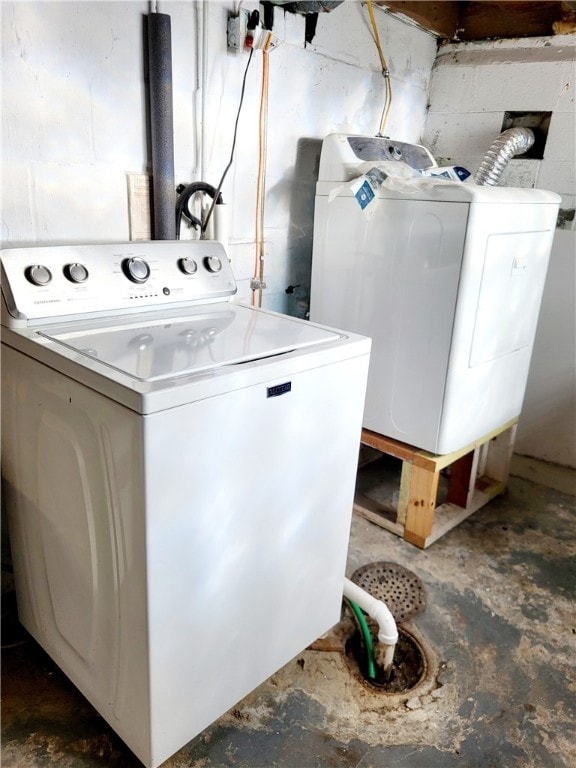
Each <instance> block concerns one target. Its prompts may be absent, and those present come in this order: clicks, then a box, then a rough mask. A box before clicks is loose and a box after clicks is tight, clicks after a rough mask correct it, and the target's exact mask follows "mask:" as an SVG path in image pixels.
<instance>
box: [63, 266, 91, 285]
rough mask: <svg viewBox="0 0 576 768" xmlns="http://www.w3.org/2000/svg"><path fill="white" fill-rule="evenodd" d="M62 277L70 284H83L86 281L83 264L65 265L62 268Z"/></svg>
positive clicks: (86, 276) (86, 275)
mask: <svg viewBox="0 0 576 768" xmlns="http://www.w3.org/2000/svg"><path fill="white" fill-rule="evenodd" d="M64 277H66V278H67V279H68V280H70V282H71V283H84V282H85V281H86V280H88V270H87V269H86V267H85V266H84V264H78V263H76V264H66V266H65V267H64Z"/></svg>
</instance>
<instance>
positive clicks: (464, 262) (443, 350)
mask: <svg viewBox="0 0 576 768" xmlns="http://www.w3.org/2000/svg"><path fill="white" fill-rule="evenodd" d="M383 160H387V161H396V160H398V161H404V162H405V163H406V164H408V165H410V166H412V167H413V168H420V169H423V168H427V167H428V166H430V165H432V164H433V163H434V161H433V158H432V156H431V155H430V154H429V153H428V151H427V150H426V149H424V148H423V147H419V146H417V145H410V144H402V143H400V142H393V141H391V140H388V139H380V138H366V137H362V136H347V135H342V134H332V135H330V136H328V137H327V138H326V139H325V140H324V142H323V146H322V153H321V159H320V171H319V178H318V184H317V188H316V205H315V215H314V247H313V258H312V287H311V302H310V317H311V319H312V320H313V321H315V322H319V323H325V324H326V325H333V326H335V327H339V328H346V329H348V330H350V331H354V332H356V333H361V334H366V335H368V336H371V337H372V340H373V346H372V354H371V361H370V372H369V376H368V389H367V393H366V407H365V413H364V421H363V423H364V427H365V428H367V429H370V430H372V431H374V432H377V433H379V434H382V435H387V436H389V437H392V438H395V439H398V440H401V441H403V442H406V443H409V444H410V445H413V446H416V447H418V448H421V449H424V450H428V451H431V452H432V453H436V454H444V453H450V452H451V451H455V450H459V449H460V448H462V447H464V446H466V445H468V444H469V443H471V442H472V441H474V440H477V439H479V438H481V437H483V436H484V435H487V434H488V433H490V432H491V431H492V430H494V429H497V428H498V427H500V426H502V425H503V424H505V423H507V422H508V421H509V420H511V419H513V418H515V417H517V416H518V415H519V414H520V411H521V408H522V402H523V398H524V392H525V388H526V380H527V376H528V368H529V365H530V357H531V353H532V346H533V341H534V335H535V331H536V324H537V320H538V313H539V308H540V301H541V297H542V291H543V288H544V281H545V277H546V270H547V266H548V259H549V255H550V249H551V245H552V239H553V236H554V230H555V224H556V217H557V213H558V205H559V202H560V198H559V197H558V195H555V194H554V193H552V192H545V191H541V190H535V189H507V188H500V187H484V186H476V185H473V184H467V183H460V182H452V183H448V182H445V181H443V182H440V183H438V184H435V185H432V184H431V183H430V180H429V179H428V180H427V185H428V186H427V188H426V189H419V190H418V189H413V190H412V192H411V193H406V192H401V191H393V190H392V189H387V188H385V187H384V186H382V187H379V189H378V192H377V207H376V209H375V212H374V213H373V215H372V216H371V218H368V217H367V216H366V215H365V213H364V212H363V209H362V208H361V206H360V205H359V204H358V200H357V199H356V197H355V195H354V191H353V190H352V189H351V188H350V184H349V182H350V181H351V180H352V179H354V178H355V177H357V176H359V174H360V173H361V171H362V168H364V167H365V166H363V165H362V164H363V163H368V164H369V165H370V164H376V163H378V162H379V161H383Z"/></svg>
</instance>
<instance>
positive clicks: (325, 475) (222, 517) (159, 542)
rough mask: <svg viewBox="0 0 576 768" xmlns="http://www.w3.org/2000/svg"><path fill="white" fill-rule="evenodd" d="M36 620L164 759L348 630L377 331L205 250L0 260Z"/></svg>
mask: <svg viewBox="0 0 576 768" xmlns="http://www.w3.org/2000/svg"><path fill="white" fill-rule="evenodd" d="M2 271H3V274H2V278H3V283H2V297H3V304H2V307H3V317H2V324H3V327H2V368H3V370H2V374H3V376H2V462H3V463H2V475H3V478H2V479H3V488H4V503H5V505H6V509H7V511H8V516H9V525H10V538H11V545H12V552H13V561H14V570H15V579H16V588H17V599H18V611H19V617H20V620H21V622H22V624H23V625H24V626H25V627H26V628H27V629H28V631H29V632H30V633H31V634H32V635H33V637H34V638H35V639H36V640H37V641H38V642H39V643H40V645H42V647H43V648H44V649H45V650H46V651H47V652H48V654H49V655H50V656H51V657H52V658H53V659H54V661H55V662H56V663H57V664H58V665H59V666H60V667H61V668H62V670H63V671H64V672H65V673H66V674H67V675H68V677H69V678H70V679H71V680H72V681H73V682H74V684H75V685H76V686H77V687H78V688H79V689H80V691H81V692H82V693H83V694H84V695H85V696H86V697H87V699H88V700H89V701H90V702H91V703H92V704H93V705H94V707H95V708H96V709H97V710H98V711H99V712H100V714H101V715H102V716H103V717H104V718H105V719H106V720H107V721H108V723H109V724H110V725H111V726H112V728H113V729H114V730H115V731H116V732H117V733H118V734H119V735H120V737H121V738H122V739H123V740H124V741H125V742H126V743H127V745H128V746H129V747H130V748H131V749H132V750H133V751H134V752H135V754H136V755H137V756H138V757H139V758H140V760H141V761H142V762H143V763H144V764H145V765H146V766H148V768H155V766H158V765H159V764H160V763H162V762H163V761H164V760H166V759H167V758H168V757H169V756H170V755H172V754H173V753H174V752H175V751H176V750H178V749H179V748H180V747H181V746H183V745H184V744H185V743H186V742H188V741H189V740H190V739H192V738H193V737H194V736H195V735H196V734H198V733H199V732H200V731H201V730H202V729H204V728H205V727H206V726H208V725H209V724H210V723H212V722H213V721H214V720H215V719H216V718H218V717H219V716H220V715H222V714H223V713H224V712H225V711H226V710H228V709H229V708H230V707H231V706H233V705H234V704H235V703H236V702H237V701H238V700H239V699H241V698H242V697H243V696H245V695H246V694H248V693H249V692H250V691H252V690H253V689H254V688H255V687H256V686H258V685H259V684H260V683H261V682H262V681H264V680H265V679H266V678H267V677H269V676H270V675H271V674H273V673H274V672H275V671H277V670H278V669H279V668H280V667H281V666H282V665H284V664H285V663H287V662H288V661H289V660H290V659H291V658H292V657H294V656H295V655H296V654H298V653H300V652H301V651H302V650H303V649H304V648H305V647H306V646H307V645H308V644H309V643H311V642H312V641H314V640H315V639H316V638H317V637H318V636H319V635H321V634H322V633H324V632H325V631H327V630H328V629H329V628H330V627H331V626H333V625H334V624H335V623H337V622H338V621H339V618H340V610H341V600H342V589H343V578H344V570H345V564H346V556H347V547H348V537H349V528H350V520H351V513H352V502H353V492H354V480H355V472H356V462H357V454H358V445H359V438H360V430H361V419H362V409H363V401H364V392H365V386H366V377H367V370H368V358H369V349H370V341H369V340H368V339H366V338H363V337H359V336H356V335H354V334H350V333H347V332H346V333H345V332H339V331H335V330H332V329H326V328H323V327H320V326H318V325H314V324H310V323H308V322H306V321H303V320H297V319H292V318H289V317H286V316H282V315H279V314H275V313H272V312H266V311H263V310H259V309H255V308H251V307H247V306H243V305H240V304H236V303H232V301H231V298H232V297H233V296H234V294H235V291H236V284H235V281H234V277H233V274H232V270H231V268H230V264H229V261H228V259H227V257H226V254H225V253H224V250H223V248H222V246H221V245H220V244H219V243H216V242H208V241H182V242H166V241H156V242H148V243H129V244H127V243H123V244H100V245H81V246H72V245H69V246H58V247H36V248H22V249H10V250H5V251H4V252H3V253H2Z"/></svg>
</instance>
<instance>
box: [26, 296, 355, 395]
mask: <svg viewBox="0 0 576 768" xmlns="http://www.w3.org/2000/svg"><path fill="white" fill-rule="evenodd" d="M38 333H39V335H40V336H43V337H44V338H46V339H49V340H50V341H51V342H54V343H55V344H57V345H61V346H63V347H65V348H66V350H68V351H71V352H73V353H75V354H76V355H80V359H79V358H78V357H76V360H77V361H78V362H84V363H85V364H87V365H90V366H91V367H93V364H94V363H100V364H104V366H107V367H109V368H111V369H113V370H115V371H119V372H120V373H123V374H125V375H128V376H130V377H132V378H134V379H138V380H139V381H148V382H152V381H162V380H164V379H169V378H174V377H178V376H183V375H189V374H194V373H197V372H200V371H206V370H209V369H214V368H220V367H222V366H226V365H238V364H241V363H245V362H249V361H253V360H258V359H262V358H267V357H272V356H275V355H280V354H283V353H285V352H290V351H292V350H295V349H302V348H303V347H311V346H315V345H318V344H324V343H326V342H330V341H334V340H336V339H338V338H340V336H339V334H338V333H336V332H333V331H330V330H326V329H324V328H319V327H317V326H315V325H311V324H308V323H307V322H305V321H302V320H296V319H293V318H290V317H287V316H286V315H279V314H275V313H272V312H267V311H260V310H256V309H254V308H252V307H245V306H242V305H233V304H226V305H219V306H218V307H214V306H212V307H210V308H207V307H206V306H204V307H197V308H196V309H193V310H190V311H189V313H188V314H186V315H185V316H181V315H180V316H177V315H175V316H174V317H166V315H164V316H163V317H161V318H155V319H153V320H151V321H149V322H145V323H144V322H142V319H140V321H138V322H136V321H133V322H123V323H121V324H120V323H117V322H116V323H115V324H112V321H108V324H105V325H104V324H103V322H102V321H99V322H98V324H95V323H94V322H92V323H82V324H79V323H74V324H73V325H72V324H67V325H62V326H51V327H50V328H47V329H45V330H43V331H39V332H38Z"/></svg>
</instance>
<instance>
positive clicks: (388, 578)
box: [351, 562, 426, 624]
mask: <svg viewBox="0 0 576 768" xmlns="http://www.w3.org/2000/svg"><path fill="white" fill-rule="evenodd" d="M351 580H352V581H353V582H354V583H355V584H357V585H358V586H359V587H362V589H365V590H366V592H369V593H370V594H371V595H372V597H375V598H376V599H377V600H382V601H383V602H384V603H386V605H387V606H388V608H389V609H390V611H391V613H392V615H393V616H394V619H395V620H396V622H397V623H398V624H402V623H403V622H404V621H406V620H407V619H411V618H412V617H413V616H416V615H417V614H418V613H421V611H423V610H424V608H425V607H426V592H425V590H424V585H423V584H422V582H421V581H420V579H419V578H418V576H416V574H415V573H412V571H409V570H408V568H404V566H402V565H398V564H397V563H385V562H378V563H368V565H364V566H362V567H361V568H358V569H357V570H356V571H354V573H353V574H352V576H351Z"/></svg>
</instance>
